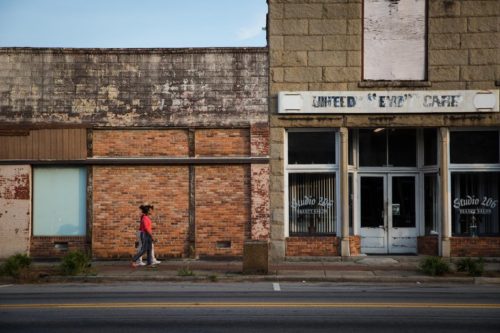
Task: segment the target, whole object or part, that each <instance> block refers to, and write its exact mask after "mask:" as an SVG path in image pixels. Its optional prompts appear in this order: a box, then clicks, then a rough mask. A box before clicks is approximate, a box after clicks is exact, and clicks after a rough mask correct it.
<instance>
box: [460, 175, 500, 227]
mask: <svg viewBox="0 0 500 333" xmlns="http://www.w3.org/2000/svg"><path fill="white" fill-rule="evenodd" d="M451 182H452V183H451V193H452V195H451V207H452V233H453V235H457V236H460V235H465V236H479V235H495V236H498V235H499V234H500V213H499V208H498V205H499V199H500V198H499V191H500V172H469V173H452V174H451Z"/></svg>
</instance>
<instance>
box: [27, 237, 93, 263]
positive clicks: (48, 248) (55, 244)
mask: <svg viewBox="0 0 500 333" xmlns="http://www.w3.org/2000/svg"><path fill="white" fill-rule="evenodd" d="M76 250H78V251H83V252H87V251H88V250H89V244H88V243H87V238H86V237H81V236H58V237H55V236H54V237H52V236H42V237H40V236H36V237H31V248H30V255H31V256H32V257H34V258H62V257H64V256H65V255H66V254H68V252H70V251H76Z"/></svg>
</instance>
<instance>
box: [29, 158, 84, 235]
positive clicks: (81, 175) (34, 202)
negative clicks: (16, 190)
mask: <svg viewBox="0 0 500 333" xmlns="http://www.w3.org/2000/svg"><path fill="white" fill-rule="evenodd" d="M43 169H45V170H50V169H52V170H57V169H59V170H64V169H66V170H68V169H74V170H78V181H79V182H80V181H82V179H81V178H83V184H79V185H82V187H83V189H81V190H82V193H81V194H82V197H81V198H79V199H81V200H83V202H80V205H79V206H80V208H81V207H83V208H81V209H82V211H79V214H82V216H79V217H78V220H79V222H82V223H83V232H81V233H80V231H77V233H76V234H57V233H56V234H46V233H44V232H38V231H36V230H35V229H36V228H35V224H36V223H37V217H36V213H37V212H36V205H38V203H37V201H38V199H37V196H38V195H37V194H36V191H38V190H37V186H38V185H37V184H36V183H37V180H36V177H37V176H36V172H37V170H43ZM32 179H33V185H32V186H33V188H32V192H33V194H32V196H33V197H32V225H31V235H32V236H33V237H87V235H88V218H89V216H88V198H87V197H88V195H87V192H88V183H89V170H88V168H87V167H86V166H81V165H77V166H63V165H51V166H42V165H40V166H37V165H35V166H33V167H32ZM80 217H83V219H82V220H83V221H80Z"/></svg>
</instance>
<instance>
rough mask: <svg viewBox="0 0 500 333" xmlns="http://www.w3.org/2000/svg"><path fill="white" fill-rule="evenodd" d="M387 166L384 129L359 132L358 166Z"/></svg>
mask: <svg viewBox="0 0 500 333" xmlns="http://www.w3.org/2000/svg"><path fill="white" fill-rule="evenodd" d="M386 164H387V143H386V130H385V129H374V130H372V129H360V130H359V165H360V166H374V167H375V166H384V165H386Z"/></svg>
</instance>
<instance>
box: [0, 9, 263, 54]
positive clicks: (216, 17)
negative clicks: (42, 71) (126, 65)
mask: <svg viewBox="0 0 500 333" xmlns="http://www.w3.org/2000/svg"><path fill="white" fill-rule="evenodd" d="M266 13H267V4H266V0H0V47H83V48H86V47H95V48H101V47H102V48H127V47H131V48H139V47H144V48H155V47H158V48H162V47H167V48H169V47H172V48H175V47H244V46H249V47H250V46H266V32H265V30H264V29H263V28H264V27H265V26H266Z"/></svg>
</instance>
